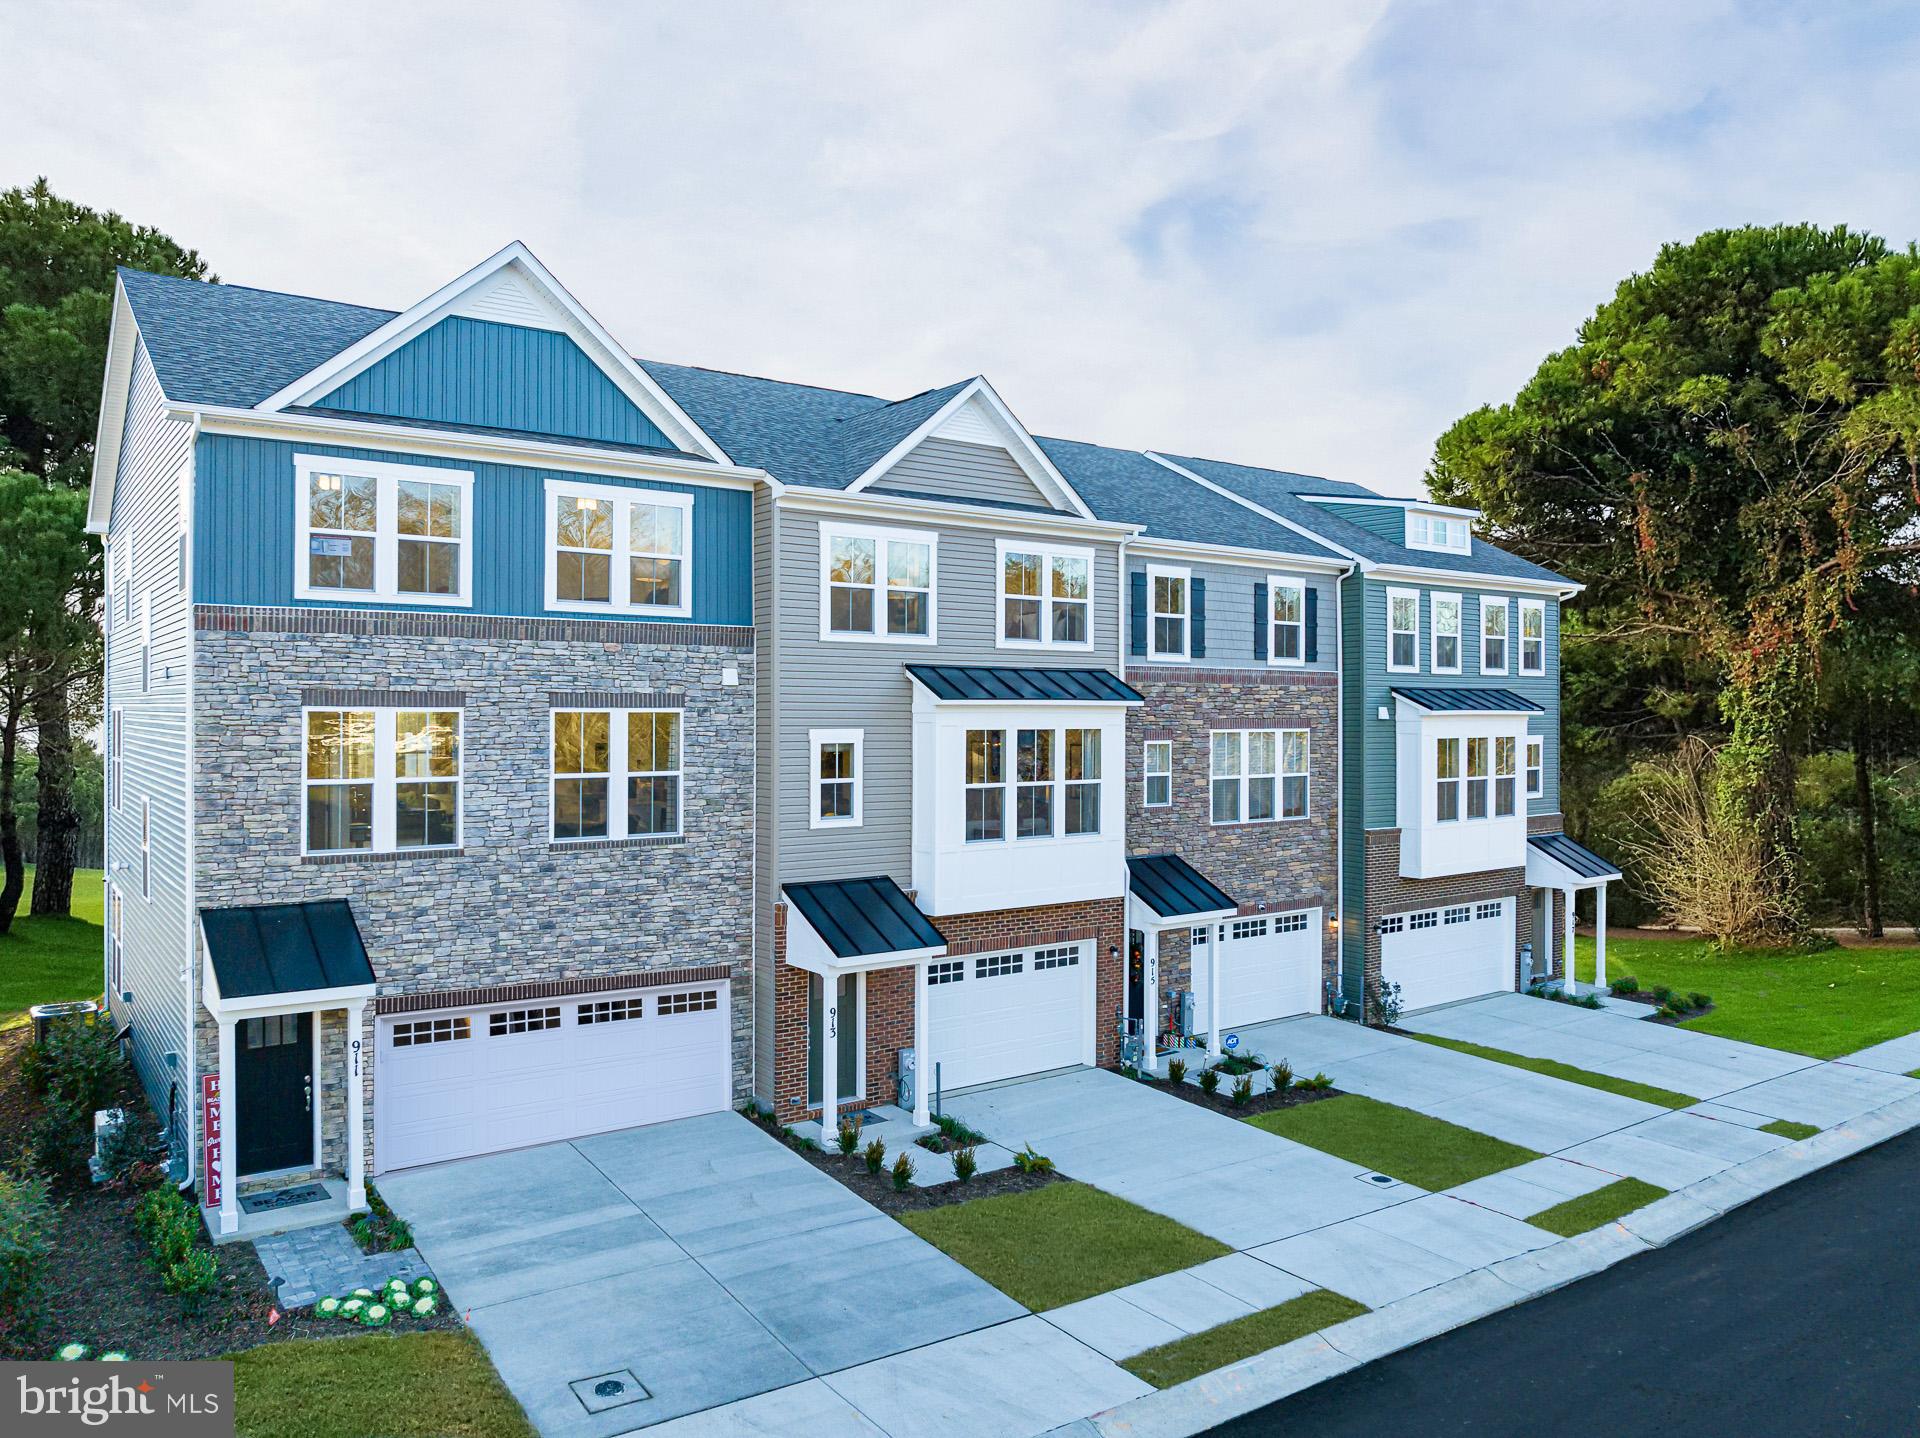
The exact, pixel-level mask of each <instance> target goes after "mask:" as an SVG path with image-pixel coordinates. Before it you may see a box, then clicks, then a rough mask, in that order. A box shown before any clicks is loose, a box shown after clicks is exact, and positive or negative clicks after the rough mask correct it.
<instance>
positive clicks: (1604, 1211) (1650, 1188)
mask: <svg viewBox="0 0 1920 1438" xmlns="http://www.w3.org/2000/svg"><path fill="white" fill-rule="evenodd" d="M1666 1196H1667V1191H1666V1190H1665V1189H1664V1188H1659V1187H1656V1186H1655V1185H1653V1184H1651V1183H1642V1182H1641V1181H1640V1180H1639V1179H1637V1178H1623V1179H1621V1180H1620V1181H1619V1182H1618V1183H1610V1184H1608V1185H1607V1186H1606V1187H1605V1188H1596V1189H1595V1190H1594V1191H1593V1192H1592V1193H1585V1194H1582V1195H1581V1196H1580V1197H1578V1198H1570V1199H1568V1200H1567V1201H1566V1202H1565V1203H1556V1204H1555V1205H1554V1206H1553V1207H1552V1208H1547V1209H1542V1210H1541V1211H1540V1212H1539V1213H1536V1214H1535V1215H1534V1216H1533V1217H1532V1218H1529V1219H1528V1220H1527V1222H1528V1223H1530V1224H1532V1225H1533V1226H1534V1227H1535V1228H1544V1229H1546V1231H1547V1232H1548V1233H1557V1234H1559V1235H1560V1236H1561V1237H1562V1238H1572V1237H1573V1236H1574V1235H1575V1234H1577V1233H1585V1232H1587V1230H1589V1229H1593V1228H1599V1227H1600V1226H1601V1225H1602V1224H1607V1223H1612V1222H1613V1221H1614V1220H1615V1219H1616V1218H1621V1217H1624V1216H1625V1215H1627V1214H1629V1213H1632V1212H1633V1211H1634V1210H1635V1209H1636V1208H1645V1207H1646V1206H1647V1205H1648V1204H1650V1203H1652V1202H1653V1201H1654V1200H1655V1199H1656V1198H1665V1197H1666Z"/></svg>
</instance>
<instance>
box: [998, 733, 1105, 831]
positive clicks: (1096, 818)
mask: <svg viewBox="0 0 1920 1438" xmlns="http://www.w3.org/2000/svg"><path fill="white" fill-rule="evenodd" d="M1009 749H1011V751H1012V763H1011V764H1009V763H1008V751H1009ZM1101 778H1102V771H1101V733H1100V731H1099V730H1098V729H1012V730H1006V729H969V730H968V731H967V735H966V774H965V784H964V787H965V795H966V799H965V804H966V815H965V822H966V829H965V833H966V840H967V842H968V843H970V844H971V843H992V842H997V841H999V840H1003V839H1007V838H1009V837H1011V838H1014V839H1048V838H1054V837H1065V838H1075V837H1078V836H1081V835H1091V834H1098V833H1099V832H1100V784H1101ZM1009 788H1011V789H1012V791H1013V793H1012V797H1011V799H1009V797H1008V793H1007V791H1008V789H1009ZM1009 810H1011V812H1012V815H1013V822H1012V825H1011V826H1010V827H1009V825H1008V823H1007V814H1008V812H1009Z"/></svg>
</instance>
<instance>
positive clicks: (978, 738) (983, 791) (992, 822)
mask: <svg viewBox="0 0 1920 1438" xmlns="http://www.w3.org/2000/svg"><path fill="white" fill-rule="evenodd" d="M1006 777H1007V736H1006V733H1005V731H1003V730H1000V729H969V730H967V778H966V791H967V842H968V843H970V844H974V843H982V842H991V841H994V840H999V839H1004V838H1005V837H1006V836H1007V835H1006V823H1007V790H1006Z"/></svg>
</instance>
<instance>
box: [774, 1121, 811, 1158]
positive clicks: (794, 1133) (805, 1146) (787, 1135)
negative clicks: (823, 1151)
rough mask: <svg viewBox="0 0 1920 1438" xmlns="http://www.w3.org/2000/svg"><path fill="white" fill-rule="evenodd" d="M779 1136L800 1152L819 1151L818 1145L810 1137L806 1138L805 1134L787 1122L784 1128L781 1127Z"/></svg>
mask: <svg viewBox="0 0 1920 1438" xmlns="http://www.w3.org/2000/svg"><path fill="white" fill-rule="evenodd" d="M780 1136H781V1137H782V1138H784V1139H785V1140H786V1141H787V1142H788V1143H789V1144H790V1145H791V1146H793V1147H794V1148H797V1149H799V1150H800V1151H801V1152H802V1153H818V1152H820V1145H819V1144H817V1143H815V1142H814V1141H813V1140H812V1139H810V1138H808V1137H807V1136H806V1135H805V1134H803V1133H801V1132H800V1130H799V1129H797V1128H795V1127H794V1126H793V1125H792V1124H788V1125H787V1126H786V1127H785V1128H783V1129H781V1130H780Z"/></svg>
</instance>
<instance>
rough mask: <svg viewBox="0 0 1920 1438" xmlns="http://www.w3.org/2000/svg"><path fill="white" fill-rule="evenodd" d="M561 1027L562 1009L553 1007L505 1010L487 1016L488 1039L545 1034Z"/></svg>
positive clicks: (556, 1006)
mask: <svg viewBox="0 0 1920 1438" xmlns="http://www.w3.org/2000/svg"><path fill="white" fill-rule="evenodd" d="M559 1027H560V1009H559V1006H558V1005H551V1006H548V1007H545V1008H537V1009H503V1010H501V1011H499V1012H497V1013H491V1014H488V1015H487V1037H488V1038H495V1039H499V1038H510V1037H512V1036H514V1035H516V1034H537V1033H545V1032H546V1031H548V1030H549V1029H557V1028H559Z"/></svg>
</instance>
